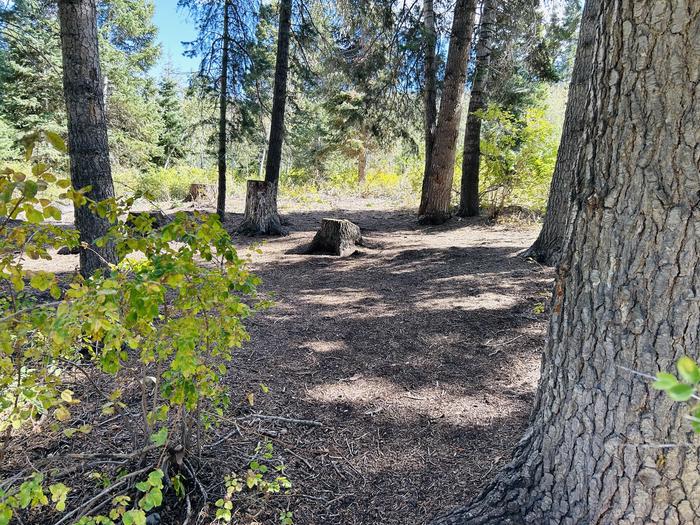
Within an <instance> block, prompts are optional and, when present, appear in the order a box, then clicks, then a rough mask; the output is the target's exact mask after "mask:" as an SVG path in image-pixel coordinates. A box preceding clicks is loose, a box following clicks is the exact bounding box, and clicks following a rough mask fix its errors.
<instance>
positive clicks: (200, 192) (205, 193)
mask: <svg viewBox="0 0 700 525" xmlns="http://www.w3.org/2000/svg"><path fill="white" fill-rule="evenodd" d="M214 195H216V187H215V186H214V185H213V184H201V183H198V182H196V183H192V184H190V189H189V191H188V192H187V197H185V202H197V201H200V200H206V199H213V198H214Z"/></svg>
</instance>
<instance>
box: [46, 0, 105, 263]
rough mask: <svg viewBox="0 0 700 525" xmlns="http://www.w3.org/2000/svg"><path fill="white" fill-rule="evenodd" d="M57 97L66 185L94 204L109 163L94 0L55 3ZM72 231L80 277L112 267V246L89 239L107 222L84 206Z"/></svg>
mask: <svg viewBox="0 0 700 525" xmlns="http://www.w3.org/2000/svg"><path fill="white" fill-rule="evenodd" d="M58 9H59V18H60V24H61V50H62V53H63V92H64V95H65V99H66V109H67V113H68V152H69V155H70V161H71V162H70V171H71V182H72V184H73V187H74V188H76V189H80V188H84V187H86V186H91V188H92V189H91V190H90V192H89V193H88V194H87V196H88V197H89V198H91V199H93V200H95V201H98V202H99V201H102V200H104V199H109V198H112V197H114V185H113V183H112V171H111V168H110V163H109V144H108V142H107V121H106V120H105V107H104V94H103V91H102V88H103V86H102V76H101V74H100V56H99V50H98V45H97V22H96V11H95V0H60V1H59V2H58ZM75 226H76V228H77V229H78V231H79V232H80V240H81V242H84V243H86V245H87V246H88V248H87V249H85V248H81V249H80V273H81V274H83V276H86V277H87V276H89V275H92V274H93V273H94V272H95V270H97V269H98V268H101V267H104V266H106V265H107V264H108V263H115V262H116V261H117V257H116V253H115V251H114V248H113V246H112V245H107V246H105V247H101V248H100V247H97V246H95V243H94V241H95V239H98V238H99V237H102V236H103V235H104V234H105V233H107V230H108V229H109V226H110V224H109V221H108V220H107V219H103V218H100V217H98V216H97V215H95V214H93V213H92V212H91V211H90V210H89V209H88V207H87V206H77V207H76V209H75Z"/></svg>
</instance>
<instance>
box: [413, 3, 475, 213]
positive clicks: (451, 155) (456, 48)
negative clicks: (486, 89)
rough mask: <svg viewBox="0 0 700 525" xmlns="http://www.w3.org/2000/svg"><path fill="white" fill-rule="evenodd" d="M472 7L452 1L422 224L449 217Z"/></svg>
mask: <svg viewBox="0 0 700 525" xmlns="http://www.w3.org/2000/svg"><path fill="white" fill-rule="evenodd" d="M475 6H476V0H457V3H456V4H455V11H454V19H453V21H452V36H451V37H450V48H449V51H448V53H447V66H446V68H445V81H444V87H443V90H442V98H441V100H440V113H439V115H438V122H437V127H436V129H435V142H434V144H433V153H432V155H433V157H432V160H431V164H430V165H431V168H430V173H429V176H428V180H427V184H426V187H425V191H424V192H423V194H422V196H421V205H420V208H419V210H418V214H419V215H420V216H421V222H424V223H430V224H441V223H443V222H445V221H446V220H447V219H449V217H450V198H451V196H452V195H451V194H452V177H453V175H454V164H455V156H456V146H457V135H458V132H459V129H458V128H459V123H460V118H461V115H462V97H463V96H464V83H465V81H466V78H467V59H468V56H469V47H470V45H471V37H472V32H473V31H474V15H475Z"/></svg>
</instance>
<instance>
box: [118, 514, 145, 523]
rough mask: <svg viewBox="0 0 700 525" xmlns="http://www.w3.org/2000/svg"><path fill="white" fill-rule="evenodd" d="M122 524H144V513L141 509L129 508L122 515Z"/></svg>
mask: <svg viewBox="0 0 700 525" xmlns="http://www.w3.org/2000/svg"><path fill="white" fill-rule="evenodd" d="M122 523H123V524H124V525H146V513H145V512H144V511H142V510H130V511H128V512H125V513H124V515H123V516H122Z"/></svg>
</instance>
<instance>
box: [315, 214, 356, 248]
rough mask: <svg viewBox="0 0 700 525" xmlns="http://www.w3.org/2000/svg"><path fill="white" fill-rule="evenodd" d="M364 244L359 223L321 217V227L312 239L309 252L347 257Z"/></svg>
mask: <svg viewBox="0 0 700 525" xmlns="http://www.w3.org/2000/svg"><path fill="white" fill-rule="evenodd" d="M358 246H362V233H361V232H360V227H359V226H358V225H357V224H354V223H352V222H350V221H349V220H347V219H321V229H320V230H318V232H317V233H316V236H315V237H314V240H313V241H311V244H310V245H309V248H308V251H307V253H321V254H329V255H337V256H339V257H345V256H346V255H350V254H352V253H354V252H355V251H356V250H357V247H358Z"/></svg>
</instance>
